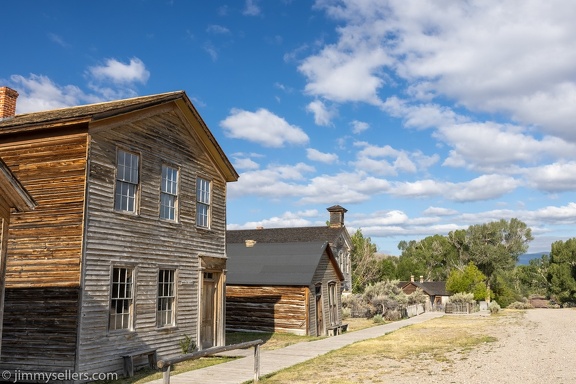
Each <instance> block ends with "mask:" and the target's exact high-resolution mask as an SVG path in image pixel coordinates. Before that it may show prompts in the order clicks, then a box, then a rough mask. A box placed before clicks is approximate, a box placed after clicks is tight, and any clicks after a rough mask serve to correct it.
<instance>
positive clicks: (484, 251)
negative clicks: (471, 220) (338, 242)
mask: <svg viewBox="0 0 576 384" xmlns="http://www.w3.org/2000/svg"><path fill="white" fill-rule="evenodd" d="M532 240H533V237H532V231H531V229H530V228H529V227H528V226H527V225H526V224H525V223H524V222H522V221H520V220H518V219H516V218H513V219H510V220H504V219H502V220H499V221H494V222H488V223H484V224H475V225H471V226H469V227H468V228H467V229H461V230H455V231H452V232H450V233H448V235H445V236H444V235H433V236H428V237H426V238H424V239H421V240H418V241H416V240H411V241H400V243H399V244H398V249H399V250H400V251H401V254H400V256H386V255H379V254H378V253H377V247H376V245H375V244H373V243H372V240H371V239H370V237H365V236H364V235H363V234H362V230H361V229H358V230H357V231H356V233H354V234H353V235H352V242H353V250H352V288H353V292H355V293H362V292H363V291H364V289H365V288H366V287H367V286H369V285H373V284H375V283H377V282H379V281H385V280H401V281H408V280H409V279H410V278H411V276H414V277H415V278H416V279H419V278H420V276H422V277H423V278H424V279H425V280H427V281H446V282H447V289H448V290H449V291H450V292H452V293H458V292H469V293H472V294H474V297H475V299H476V300H482V299H486V298H488V297H490V298H491V299H494V300H496V301H497V302H498V303H499V304H500V305H502V306H504V307H505V306H507V305H508V304H510V303H511V302H514V301H520V300H522V299H523V298H526V297H529V296H530V295H542V296H546V297H548V298H551V299H553V300H556V301H557V302H558V303H561V304H564V305H569V304H575V303H576V239H570V240H567V241H565V242H564V241H558V242H555V243H553V244H552V245H551V250H550V255H549V256H548V255H542V257H541V258H538V259H532V260H530V262H529V264H528V265H517V264H518V259H519V257H520V255H522V254H524V253H526V252H527V250H528V246H529V243H530V241H532Z"/></svg>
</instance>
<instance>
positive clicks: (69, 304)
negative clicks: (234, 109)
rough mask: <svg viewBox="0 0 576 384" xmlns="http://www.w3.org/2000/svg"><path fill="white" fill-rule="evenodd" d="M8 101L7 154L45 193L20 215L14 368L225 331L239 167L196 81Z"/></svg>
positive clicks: (160, 348) (11, 311) (111, 354)
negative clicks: (69, 103)
mask: <svg viewBox="0 0 576 384" xmlns="http://www.w3.org/2000/svg"><path fill="white" fill-rule="evenodd" d="M17 97H18V93H17V92H16V91H14V90H12V89H10V88H7V87H1V88H0V102H2V103H4V104H8V106H9V107H10V106H11V105H12V104H13V105H15V104H16V98H17ZM6 100H8V101H6ZM3 107H4V105H1V106H0V113H2V114H1V115H0V157H2V158H3V159H4V161H5V163H6V164H7V166H8V167H9V168H10V169H11V170H12V172H13V174H14V175H15V176H16V177H17V178H18V179H19V180H20V182H21V184H22V185H23V187H24V188H26V189H27V190H28V191H29V192H30V193H31V194H32V196H34V199H35V201H36V203H37V207H36V209H35V210H33V211H29V212H15V213H13V214H12V217H11V220H10V224H9V226H8V236H7V237H8V241H7V246H6V257H5V259H6V278H5V292H6V294H5V302H4V317H3V331H2V349H1V360H0V369H2V370H8V371H10V370H15V369H19V370H21V371H22V372H24V371H32V372H35V371H39V372H56V373H62V372H81V373H90V372H92V373H103V372H119V373H121V372H124V371H125V365H124V362H125V359H123V357H122V356H132V355H137V354H138V351H147V353H148V352H149V351H154V353H155V355H156V356H157V357H158V358H163V357H170V356H173V355H177V354H180V353H181V346H180V342H181V341H183V340H186V339H188V338H190V339H191V340H192V341H193V343H194V344H196V345H197V347H198V348H207V347H211V346H217V345H223V344H224V343H225V333H224V332H225V323H224V321H225V318H224V302H225V293H224V290H225V268H226V244H225V236H226V185H227V183H228V182H233V181H236V180H237V179H238V174H237V173H236V171H235V169H234V168H233V166H232V164H231V163H230V161H229V160H228V158H227V157H226V155H225V154H224V152H223V150H222V149H221V147H220V146H219V144H218V143H217V141H216V139H215V138H214V136H213V135H212V133H211V132H210V130H209V128H208V127H207V125H206V124H205V122H204V121H203V120H202V118H201V117H200V115H199V113H198V111H197V110H196V109H195V107H194V106H193V105H192V103H191V101H190V99H189V98H188V96H187V95H186V93H185V92H183V91H177V92H169V93H163V94H157V95H151V96H142V97H135V98H130V99H124V100H117V101H110V102H103V103H98V104H91V105H84V106H78V107H69V108H63V109H57V110H51V111H44V112H35V113H28V114H18V115H17V114H15V110H14V108H3ZM5 110H8V112H6V111H5ZM1 111H4V112H1ZM145 357H146V356H144V358H142V359H141V362H143V361H145ZM149 357H150V356H149ZM136 363H138V361H136Z"/></svg>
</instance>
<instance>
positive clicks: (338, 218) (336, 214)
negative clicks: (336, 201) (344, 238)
mask: <svg viewBox="0 0 576 384" xmlns="http://www.w3.org/2000/svg"><path fill="white" fill-rule="evenodd" d="M326 209H327V210H328V212H330V228H342V227H343V226H344V214H345V213H346V212H348V210H347V209H346V208H343V207H341V206H339V205H333V206H331V207H330V208H326Z"/></svg>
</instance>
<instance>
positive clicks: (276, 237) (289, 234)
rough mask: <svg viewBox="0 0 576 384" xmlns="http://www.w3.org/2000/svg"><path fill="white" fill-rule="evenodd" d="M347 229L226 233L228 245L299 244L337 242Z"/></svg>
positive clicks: (297, 228) (304, 228)
mask: <svg viewBox="0 0 576 384" xmlns="http://www.w3.org/2000/svg"><path fill="white" fill-rule="evenodd" d="M342 231H346V228H344V227H342V228H330V227H328V226H325V227H295V228H266V229H239V230H229V231H226V243H228V244H234V243H242V244H244V242H245V241H246V240H256V241H257V242H258V243H297V242H303V243H305V242H311V241H330V242H332V241H335V240H336V239H337V238H338V236H340V234H341V233H342Z"/></svg>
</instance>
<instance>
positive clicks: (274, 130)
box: [220, 108, 309, 148]
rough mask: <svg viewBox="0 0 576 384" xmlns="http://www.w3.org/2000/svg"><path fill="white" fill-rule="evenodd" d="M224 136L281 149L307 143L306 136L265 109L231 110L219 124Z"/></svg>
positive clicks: (297, 128) (300, 130) (299, 129)
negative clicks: (251, 110) (254, 110)
mask: <svg viewBox="0 0 576 384" xmlns="http://www.w3.org/2000/svg"><path fill="white" fill-rule="evenodd" d="M220 126H221V127H222V128H223V129H224V134H225V135H226V136H228V137H231V138H234V139H243V140H248V141H252V142H255V143H258V144H261V145H263V146H265V147H276V148H277V147H283V146H285V145H286V144H297V145H303V144H306V143H308V140H309V139H308V135H306V133H304V131H303V130H302V129H301V128H299V127H297V126H295V125H290V124H289V123H288V122H287V121H286V120H284V119H283V118H281V117H279V116H277V115H275V114H273V113H272V112H270V111H268V110H267V109H263V108H261V109H259V110H257V111H256V112H250V111H245V110H242V109H236V108H234V109H232V110H231V111H230V115H229V116H228V117H227V118H226V119H224V120H222V121H221V122H220Z"/></svg>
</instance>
